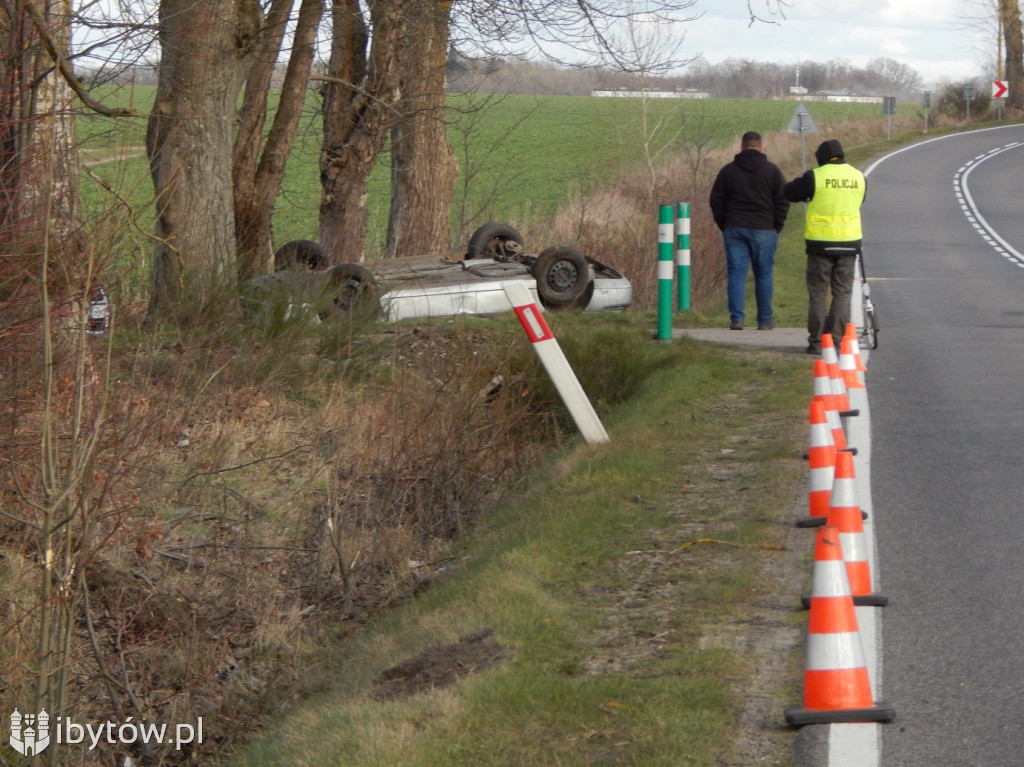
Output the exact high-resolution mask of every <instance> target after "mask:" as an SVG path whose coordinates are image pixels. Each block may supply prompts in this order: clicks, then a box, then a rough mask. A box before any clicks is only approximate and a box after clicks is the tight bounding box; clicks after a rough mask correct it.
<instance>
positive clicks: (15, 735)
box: [11, 709, 50, 756]
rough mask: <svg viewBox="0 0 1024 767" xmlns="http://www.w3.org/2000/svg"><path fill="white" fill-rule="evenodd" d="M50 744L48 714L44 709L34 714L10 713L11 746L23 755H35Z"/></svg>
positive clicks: (16, 711)
mask: <svg viewBox="0 0 1024 767" xmlns="http://www.w3.org/2000/svg"><path fill="white" fill-rule="evenodd" d="M48 745H50V715H49V714H47V713H46V710H45V709H44V710H42V711H40V712H39V715H38V716H37V715H36V714H21V713H19V712H18V709H14V713H13V714H11V747H12V748H13V749H14V750H15V751H17V752H18V753H19V754H21V755H23V756H35V755H36V754H39V753H42V751H43V749H45V748H46V747H47V746H48Z"/></svg>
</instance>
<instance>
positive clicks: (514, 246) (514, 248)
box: [466, 221, 523, 261]
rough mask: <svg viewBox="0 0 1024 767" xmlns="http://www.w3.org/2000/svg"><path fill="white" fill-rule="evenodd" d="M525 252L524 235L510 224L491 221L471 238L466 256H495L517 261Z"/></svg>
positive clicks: (500, 258)
mask: <svg viewBox="0 0 1024 767" xmlns="http://www.w3.org/2000/svg"><path fill="white" fill-rule="evenodd" d="M522 252H523V236H522V235H521V234H519V232H517V231H516V230H515V229H514V228H512V227H511V226H509V225H508V224H502V223H499V222H497V221H491V222H490V223H487V224H484V225H483V226H481V227H480V228H479V229H477V230H476V231H475V232H473V235H472V236H471V237H470V238H469V246H468V247H467V248H466V258H493V259H494V260H495V261H515V260H516V259H517V258H518V257H519V255H520V254H521V253H522Z"/></svg>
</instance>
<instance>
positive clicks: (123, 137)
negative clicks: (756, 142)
mask: <svg viewBox="0 0 1024 767" xmlns="http://www.w3.org/2000/svg"><path fill="white" fill-rule="evenodd" d="M152 97H153V89H152V88H145V87H139V88H135V89H134V90H120V91H117V92H114V93H111V94H108V96H107V101H108V102H109V103H110V104H111V105H119V106H123V105H132V106H134V107H135V108H136V109H138V110H139V111H142V112H144V111H145V110H146V109H147V108H148V105H149V104H151V103H152ZM317 101H318V97H316V96H315V95H311V96H310V99H309V105H308V109H307V113H306V115H305V117H304V118H303V121H302V126H301V129H300V136H299V140H298V141H297V142H296V147H295V150H294V152H293V154H292V157H291V159H290V161H289V165H288V171H287V175H286V179H285V182H284V186H283V189H282V191H281V195H280V197H279V199H278V202H277V208H276V212H275V219H274V222H275V223H274V226H275V240H276V241H277V242H278V244H281V243H284V242H286V241H288V240H290V239H295V238H300V237H301V238H315V237H316V232H317V216H318V210H319V194H320V189H319V169H318V157H319V151H320V118H319V116H318V115H317V113H316V109H317V105H318V104H317ZM449 105H450V113H449V120H450V125H449V136H450V139H451V142H452V144H453V146H454V147H455V150H456V153H457V156H458V158H459V163H460V168H461V169H462V176H461V178H460V180H459V187H458V191H457V196H456V201H455V206H454V208H455V210H454V211H453V221H454V223H455V225H456V232H457V233H458V236H459V238H460V240H461V239H463V238H464V237H465V236H466V235H467V233H468V232H470V231H471V230H472V229H474V228H475V227H476V226H478V225H479V224H480V223H483V222H484V221H487V220H492V219H498V220H504V221H510V222H516V223H517V224H520V225H522V224H525V223H535V222H537V221H543V220H545V219H546V218H548V217H550V216H551V215H552V214H553V213H554V212H555V211H557V210H558V209H559V208H560V207H561V206H562V205H563V204H564V202H565V201H566V199H567V198H568V196H569V195H570V194H572V193H573V192H587V191H590V190H592V189H594V188H595V187H598V186H601V185H604V184H608V183H609V182H611V181H614V180H615V179H616V178H618V177H619V176H621V175H623V174H624V173H626V172H628V171H630V170H634V169H636V168H638V167H640V166H641V165H642V163H643V159H644V154H643V151H642V148H641V135H642V131H641V128H640V126H641V124H642V119H643V112H644V109H645V106H644V103H643V102H642V101H641V100H639V99H607V98H590V97H585V96H571V97H570V96H565V97H557V96H556V97H551V96H545V97H533V96H521V95H516V96H491V97H483V96H452V97H451V98H450V99H449ZM646 109H647V110H648V113H647V117H648V123H649V124H654V123H655V122H658V123H659V124H661V125H662V128H661V130H660V132H659V133H657V134H655V137H654V144H655V145H657V146H661V145H664V144H665V143H667V142H669V140H670V139H671V140H672V146H673V147H677V148H678V149H679V150H680V151H681V150H682V147H683V145H684V144H685V143H686V142H690V143H691V144H692V143H693V142H697V141H700V142H707V141H709V140H710V142H711V143H712V144H713V145H717V146H728V145H731V144H732V143H733V142H734V141H735V139H736V138H737V137H738V136H739V135H740V134H741V133H742V132H743V131H745V130H749V129H754V130H759V131H761V132H762V133H766V134H767V133H773V132H781V131H782V130H783V129H784V128H785V126H786V123H787V122H788V121H789V118H790V116H791V115H792V113H793V110H794V103H793V102H790V101H748V100H719V99H710V100H705V101H675V100H668V99H662V100H659V99H652V100H650V101H648V102H647V104H646ZM810 111H811V113H812V115H813V116H814V118H815V120H816V121H818V123H819V124H837V123H843V122H847V121H857V120H878V121H879V122H881V117H880V114H879V113H880V108H879V107H878V105H877V104H826V103H821V104H812V105H811V106H810ZM78 130H79V134H80V140H81V142H82V146H83V148H84V149H85V150H86V152H85V156H86V158H87V159H91V160H93V161H95V160H96V159H97V158H102V159H103V160H105V162H103V163H102V164H98V165H95V166H94V167H95V171H96V173H97V174H98V175H100V176H101V177H102V178H103V179H105V180H106V181H108V182H109V183H111V184H112V185H113V186H114V188H116V189H118V190H119V191H120V192H121V193H122V194H124V195H125V197H126V198H127V199H129V200H131V202H132V205H133V206H134V207H136V209H137V210H138V212H139V213H140V219H141V221H143V222H144V221H146V220H147V217H148V216H149V213H148V208H149V207H150V203H151V198H152V188H151V185H150V183H149V179H148V174H147V166H146V161H145V157H144V150H143V146H144V136H145V119H144V118H142V117H140V118H120V119H116V120H114V119H109V118H104V117H100V116H97V115H93V114H84V115H82V117H81V118H80V119H79V123H78ZM671 151H673V150H672V149H670V150H669V152H671ZM115 152H118V153H119V156H120V153H122V152H123V154H124V155H125V158H126V159H120V160H118V161H116V162H111V161H110V159H111V158H113V157H114V156H115ZM388 183H389V173H388V168H387V155H384V156H383V157H382V158H381V163H380V165H379V166H378V168H377V170H376V171H375V173H374V175H373V177H372V179H371V190H370V200H371V202H370V210H371V232H370V236H369V240H368V248H369V252H370V253H371V254H372V253H373V252H375V250H377V249H379V248H380V247H381V246H382V244H383V240H384V235H385V231H386V225H387V214H388V195H389V191H388ZM83 189H84V194H85V197H86V201H87V205H88V207H89V208H90V210H92V211H94V212H96V213H98V212H100V211H103V210H105V209H107V208H108V207H110V206H111V205H113V200H112V198H111V196H110V194H109V193H108V192H106V191H104V190H101V189H99V188H98V187H97V186H96V185H95V184H94V183H93V182H91V181H86V183H85V184H84V186H83Z"/></svg>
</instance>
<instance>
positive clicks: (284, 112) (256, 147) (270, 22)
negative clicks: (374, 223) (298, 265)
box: [233, 0, 324, 279]
mask: <svg viewBox="0 0 1024 767" xmlns="http://www.w3.org/2000/svg"><path fill="white" fill-rule="evenodd" d="M293 6H294V0H273V2H272V3H271V4H270V9H269V10H268V12H267V18H266V23H265V25H264V27H263V32H262V34H261V35H260V39H259V43H258V47H257V51H256V54H255V57H254V58H255V65H254V67H253V69H252V72H250V74H249V76H248V78H247V80H246V84H245V98H244V100H243V102H242V109H241V113H240V115H239V128H238V134H237V136H236V137H235V153H234V167H233V177H234V203H235V240H236V243H237V245H238V262H239V277H240V278H241V279H246V278H249V277H253V276H255V275H257V274H260V273H261V272H266V271H267V270H268V269H269V268H270V263H271V260H272V256H273V231H272V227H271V219H272V217H273V214H274V200H275V199H276V197H277V194H278V192H279V191H280V189H281V182H282V179H283V178H284V172H285V166H286V164H287V162H288V155H289V154H290V152H291V148H292V144H293V143H294V140H295V134H296V131H297V130H298V125H299V118H300V117H301V115H302V108H303V104H304V102H305V98H306V93H307V87H308V84H309V76H310V71H311V70H312V66H313V59H314V53H315V43H316V33H317V28H318V27H319V25H320V21H321V19H322V17H323V13H324V5H323V0H302V2H301V4H300V6H299V14H298V20H297V22H296V26H295V30H294V33H293V42H292V51H291V56H290V57H289V60H288V67H287V70H286V72H285V77H284V83H283V85H282V87H281V93H280V98H279V102H278V105H277V110H276V112H275V113H274V119H273V123H272V125H271V128H270V131H269V133H268V134H267V136H266V137H265V138H264V136H263V129H264V127H265V125H266V117H267V112H268V106H267V102H268V98H269V94H270V88H271V79H272V77H273V74H274V72H275V71H276V68H277V61H278V57H279V55H280V53H281V46H282V41H283V38H284V34H285V30H286V27H287V25H288V21H289V19H290V17H291V10H292V7H293Z"/></svg>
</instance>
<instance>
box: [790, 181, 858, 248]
mask: <svg viewBox="0 0 1024 767" xmlns="http://www.w3.org/2000/svg"><path fill="white" fill-rule="evenodd" d="M865 187H866V182H865V180H864V174H863V173H861V172H860V171H859V170H857V169H856V168H854V167H853V166H852V165H847V164H845V163H843V164H839V165H835V164H831V163H829V164H826V165H822V166H820V167H817V168H815V169H814V197H812V198H811V201H810V202H809V203H807V216H806V225H805V227H804V237H805V238H806V239H808V240H819V241H823V242H853V241H856V240H859V239H861V237H862V236H863V233H862V231H861V225H860V205H861V203H862V202H863V201H864V191H865Z"/></svg>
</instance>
